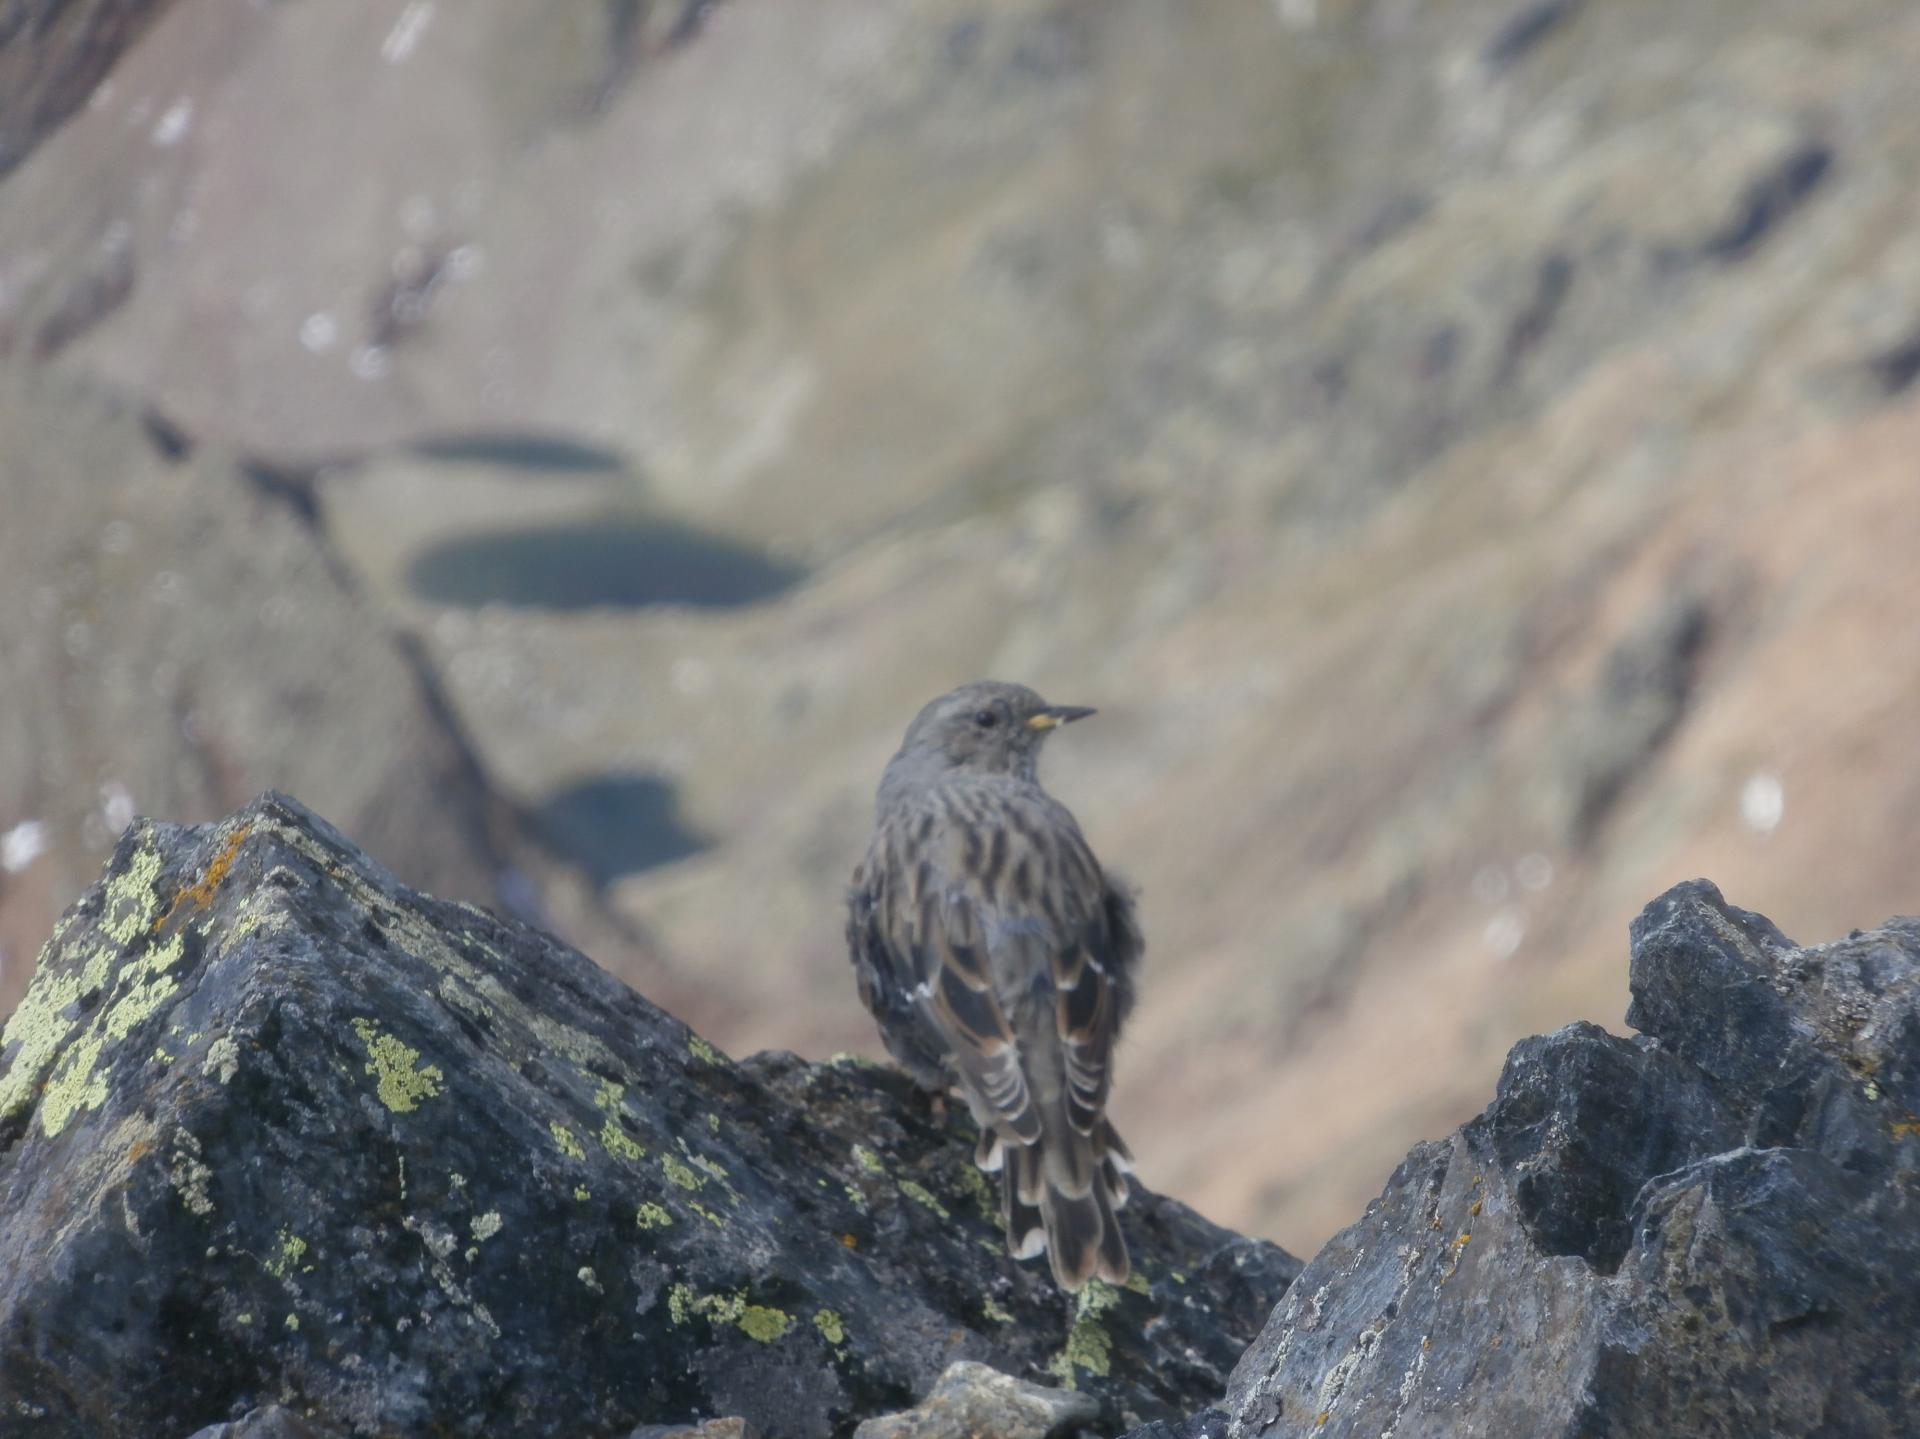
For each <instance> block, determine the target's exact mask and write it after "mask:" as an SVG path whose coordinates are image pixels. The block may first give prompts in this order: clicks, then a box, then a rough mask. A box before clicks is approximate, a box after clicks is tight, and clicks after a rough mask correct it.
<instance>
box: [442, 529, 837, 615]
mask: <svg viewBox="0 0 1920 1439" xmlns="http://www.w3.org/2000/svg"><path fill="white" fill-rule="evenodd" d="M805 575H806V571H805V570H804V569H802V568H801V567H800V566H798V565H795V564H791V563H789V562H787V561H785V560H781V559H777V558H775V557H774V556H772V555H769V554H766V553H765V552H763V551H761V550H757V549H754V548H753V547H752V546H750V545H743V544H738V543H735V542H734V541H732V540H726V539H721V538H720V537H718V536H716V535H710V534H706V533H704V532H702V531H700V530H696V529H694V528H692V527H691V526H687V525H680V524H675V523H672V522H670V521H663V520H645V519H610V520H603V521H574V522H570V523H567V524H561V525H548V526H539V527H531V528H520V529H513V530H501V531H498V532H496V533H494V534H483V535H473V536H466V537H463V538H460V539H453V540H447V541H445V542H443V543H441V544H438V545H435V546H433V547H432V548H430V549H427V550H425V551H423V552H422V553H421V554H420V555H419V556H418V557H416V558H415V560H414V562H413V564H412V565H411V566H410V567H409V570H408V582H409V583H410V584H411V586H412V588H413V590H414V593H416V594H418V595H419V596H420V597H421V598H423V599H427V600H432V601H434V602H436V603H439V604H446V605H466V606H472V607H477V606H480V605H487V604H506V605H519V606H523V607H525V608H528V609H545V610H583V609H592V608H595V607H598V606H609V607H613V608H617V609H645V608H648V607H652V606H658V605H692V606H695V607H697V608H700V609H733V608H737V607H739V606H742V605H752V604H759V603H762V602H763V601H766V600H771V599H775V598H777V597H779V596H780V595H782V594H785V593H786V592H787V591H788V590H790V589H792V588H793V587H794V585H796V584H798V583H799V582H800V581H801V580H802V579H803V578H805Z"/></svg>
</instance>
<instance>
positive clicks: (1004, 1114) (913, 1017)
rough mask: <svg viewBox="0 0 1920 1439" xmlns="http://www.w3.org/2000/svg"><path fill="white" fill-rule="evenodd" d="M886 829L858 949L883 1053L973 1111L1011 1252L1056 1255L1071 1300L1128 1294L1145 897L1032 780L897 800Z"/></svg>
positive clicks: (874, 853) (853, 941)
mask: <svg viewBox="0 0 1920 1439" xmlns="http://www.w3.org/2000/svg"><path fill="white" fill-rule="evenodd" d="M891 778H893V776H891V775H890V779H891ZM877 818H878V824H877V826H876V828H875V832H874V836H873V841H872V843H871V845H870V847H869V849H868V853H867V857H866V859H865V860H864V861H863V863H862V864H861V866H860V868H859V870H858V871H856V873H855V876H854V885H853V889H852V892H851V895H850V901H849V915H848V941H849V948H850V951H851V953H852V957H853V961H854V965H855V968H856V970H857V971H858V974H859V979H860V991H861V997H862V999H863V1000H864V1001H865V1003H866V1004H867V1007H868V1008H869V1009H870V1010H871V1011H872V1012H873V1014H874V1017H875V1019H876V1020H877V1021H878V1023H879V1026H880V1031H881V1034H882V1037H883V1038H884V1039H885V1040H886V1042H887V1046H888V1048H889V1050H890V1051H891V1052H892V1053H893V1054H894V1056H895V1057H896V1058H897V1059H899V1060H900V1061H901V1062H902V1063H903V1064H904V1065H905V1066H906V1067H907V1068H908V1069H909V1071H910V1072H912V1073H913V1074H914V1075H915V1077H916V1078H917V1079H919V1080H920V1082H921V1083H922V1084H924V1085H926V1086H928V1087H930V1088H945V1087H946V1086H948V1085H949V1084H957V1085H958V1086H959V1088H960V1090H961V1092H962V1094H963V1095H964V1096H965V1097H966V1099H967V1101H968V1105H969V1107H970V1108H971V1109H972V1111H973V1113H974V1116H975V1118H976V1119H977V1120H978V1121H979V1123H980V1125H981V1129H982V1143H981V1148H980V1153H979V1158H980V1161H981V1163H982V1165H983V1167H985V1168H988V1169H990V1170H991V1169H998V1170H1000V1171H1001V1172H1002V1175H1003V1181H1002V1188H1003V1204H1002V1208H1003V1218H1004V1220H1005V1221H1006V1225H1007V1237H1008V1246H1009V1248H1010V1250H1012V1252H1014V1253H1015V1254H1016V1255H1018V1256H1020V1257H1028V1256H1030V1255H1032V1254H1036V1253H1038V1252H1040V1249H1041V1248H1046V1249H1047V1250H1048V1252H1049V1253H1050V1255H1051V1258H1052V1262H1053V1268H1054V1273H1055V1276H1056V1277H1057V1278H1058V1279H1059V1280H1060V1282H1061V1283H1062V1284H1065V1285H1067V1286H1069V1287H1073V1288H1077V1287H1078V1286H1079V1285H1080V1284H1082V1283H1084V1282H1085V1281H1086V1279H1087V1278H1089V1277H1091V1276H1092V1275H1094V1274H1096V1273H1097V1274H1101V1275H1102V1276H1103V1277H1106V1278H1109V1279H1112V1280H1114V1281H1115V1282H1119V1281H1120V1280H1123V1279H1124V1278H1125V1277H1126V1273H1127V1257H1126V1248H1125V1244H1124V1242H1123V1241H1122V1239H1121V1237H1120V1233H1119V1228H1118V1225H1117V1224H1116V1223H1115V1222H1114V1219H1113V1210H1114V1208H1115V1207H1117V1206H1118V1205H1119V1204H1120V1203H1122V1202H1124V1200H1125V1197H1126V1181H1125V1179H1124V1177H1123V1173H1122V1171H1123V1170H1124V1168H1125V1167H1126V1164H1127V1154H1126V1149H1125V1147H1124V1146H1123V1145H1122V1144H1121V1143H1120V1140H1119V1138H1118V1136H1117V1135H1115V1134H1114V1132H1113V1130H1112V1126H1111V1125H1110V1124H1108V1122H1107V1120H1106V1116H1105V1106H1106V1098H1107V1091H1108V1087H1109V1083H1110V1076H1111V1060H1112V1050H1113V1044H1114V1041H1115V1039H1116V1038H1117V1037H1118V1033H1119V1029H1120V1025H1121V1022H1122V1021H1123V1020H1124V1019H1125V1017H1126V1014H1127V1011H1128V1010H1129V1009H1130V1007H1131V1004H1132V998H1133V982H1132V970H1133V966H1134V965H1135V963H1136V962H1137V961H1138V959H1139V956H1140V952H1141V948H1142V946H1141V942H1140V935H1139V930H1138V927H1137V925H1136V924H1135V921H1134V916H1133V903H1132V899H1131V897H1130V895H1129V894H1128V892H1127V891H1126V889H1125V887H1124V886H1123V885H1121V884H1118V883H1115V882H1113V881H1112V880H1111V879H1109V877H1108V876H1107V875H1106V874H1104V873H1103V871H1102V870H1101V867H1100V865H1099V862H1098V861H1097V860H1096V859H1095V858H1094V855H1093V852H1092V850H1091V849H1090V848H1089V847H1088V845H1087V842H1086V840H1085V838H1084V837H1083V836H1082V835H1081V833H1080V828H1079V826H1078V825H1077V824H1076V823H1075V822H1074V819H1073V816H1072V814H1071V813H1069V812H1068V810H1067V809H1066V807H1065V806H1064V805H1062V804H1060V803H1059V802H1058V801H1057V800H1055V799H1053V797H1052V796H1050V795H1048V794H1047V793H1046V791H1045V790H1043V789H1042V788H1041V787H1040V786H1039V784H1038V783H1037V782H1035V781H1032V780H1028V779H1023V778H1019V777H1016V776H1011V775H999V774H971V773H965V772H960V773H952V772H949V773H947V774H945V775H938V776H935V777H932V778H931V779H930V780H929V781H928V782H925V783H915V784H897V783H896V784H891V785H889V784H883V786H882V791H881V805H880V810H879V813H878V816H877Z"/></svg>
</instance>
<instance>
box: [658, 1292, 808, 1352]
mask: <svg viewBox="0 0 1920 1439" xmlns="http://www.w3.org/2000/svg"><path fill="white" fill-rule="evenodd" d="M696 1315H698V1316H699V1317H700V1318H702V1319H705V1320H707V1321H708V1322H709V1323H712V1324H731V1325H733V1326H734V1328H736V1329H738V1330H739V1331H740V1332H741V1333H742V1334H745V1335H746V1336H747V1337H748V1338H749V1339H757V1340H759V1341H760V1342H761V1343H762V1344H771V1343H773V1341H774V1340H776V1339H778V1338H780V1336H781V1335H783V1334H785V1333H786V1332H787V1330H789V1329H791V1328H792V1327H793V1316H792V1315H790V1314H787V1313H785V1312H784V1311H782V1310H779V1309H769V1308H767V1307H765V1306H764V1305H759V1304H749V1303H747V1298H746V1295H745V1294H744V1293H742V1294H731V1295H728V1294H696V1293H695V1292H694V1291H693V1289H692V1287H691V1286H690V1285H686V1284H676V1285H674V1286H673V1287H672V1288H671V1289H669V1290H668V1291H667V1318H668V1319H670V1320H671V1321H672V1322H673V1323H674V1324H676V1325H680V1324H685V1323H686V1322H687V1321H688V1320H690V1319H692V1318H693V1317H694V1316H696Z"/></svg>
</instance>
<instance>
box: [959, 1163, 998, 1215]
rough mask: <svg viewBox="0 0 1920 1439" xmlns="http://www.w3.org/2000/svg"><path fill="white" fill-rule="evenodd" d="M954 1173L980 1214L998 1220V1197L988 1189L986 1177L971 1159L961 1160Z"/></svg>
mask: <svg viewBox="0 0 1920 1439" xmlns="http://www.w3.org/2000/svg"><path fill="white" fill-rule="evenodd" d="M956 1172H957V1173H958V1174H959V1176H960V1187H961V1188H962V1189H964V1190H966V1191H967V1193H968V1194H969V1195H970V1196H971V1197H972V1199H973V1202H974V1204H975V1205H977V1206H978V1207H979V1210H980V1212H981V1213H982V1214H984V1215H986V1216H987V1218H989V1219H998V1218H999V1217H1000V1200H999V1197H998V1196H997V1195H995V1194H994V1192H993V1190H992V1189H991V1188H989V1187H988V1185H987V1176H986V1175H984V1174H982V1173H981V1172H980V1167H979V1166H978V1165H976V1164H975V1163H974V1162H973V1161H972V1160H971V1159H963V1160H961V1161H960V1163H959V1165H958V1166H957V1169H956Z"/></svg>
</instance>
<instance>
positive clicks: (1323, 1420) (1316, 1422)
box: [1313, 1409, 1333, 1429]
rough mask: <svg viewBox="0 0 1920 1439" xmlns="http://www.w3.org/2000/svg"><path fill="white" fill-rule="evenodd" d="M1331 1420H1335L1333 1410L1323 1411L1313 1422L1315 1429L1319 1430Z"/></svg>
mask: <svg viewBox="0 0 1920 1439" xmlns="http://www.w3.org/2000/svg"><path fill="white" fill-rule="evenodd" d="M1331 1418H1333V1411H1332V1410H1331V1409H1322V1410H1321V1411H1320V1415H1319V1417H1318V1418H1316V1419H1315V1420H1314V1421H1313V1424H1314V1427H1315V1428H1316V1429H1317V1428H1319V1427H1320V1426H1321V1425H1322V1424H1324V1423H1326V1422H1327V1421H1328V1420H1329V1419H1331Z"/></svg>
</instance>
